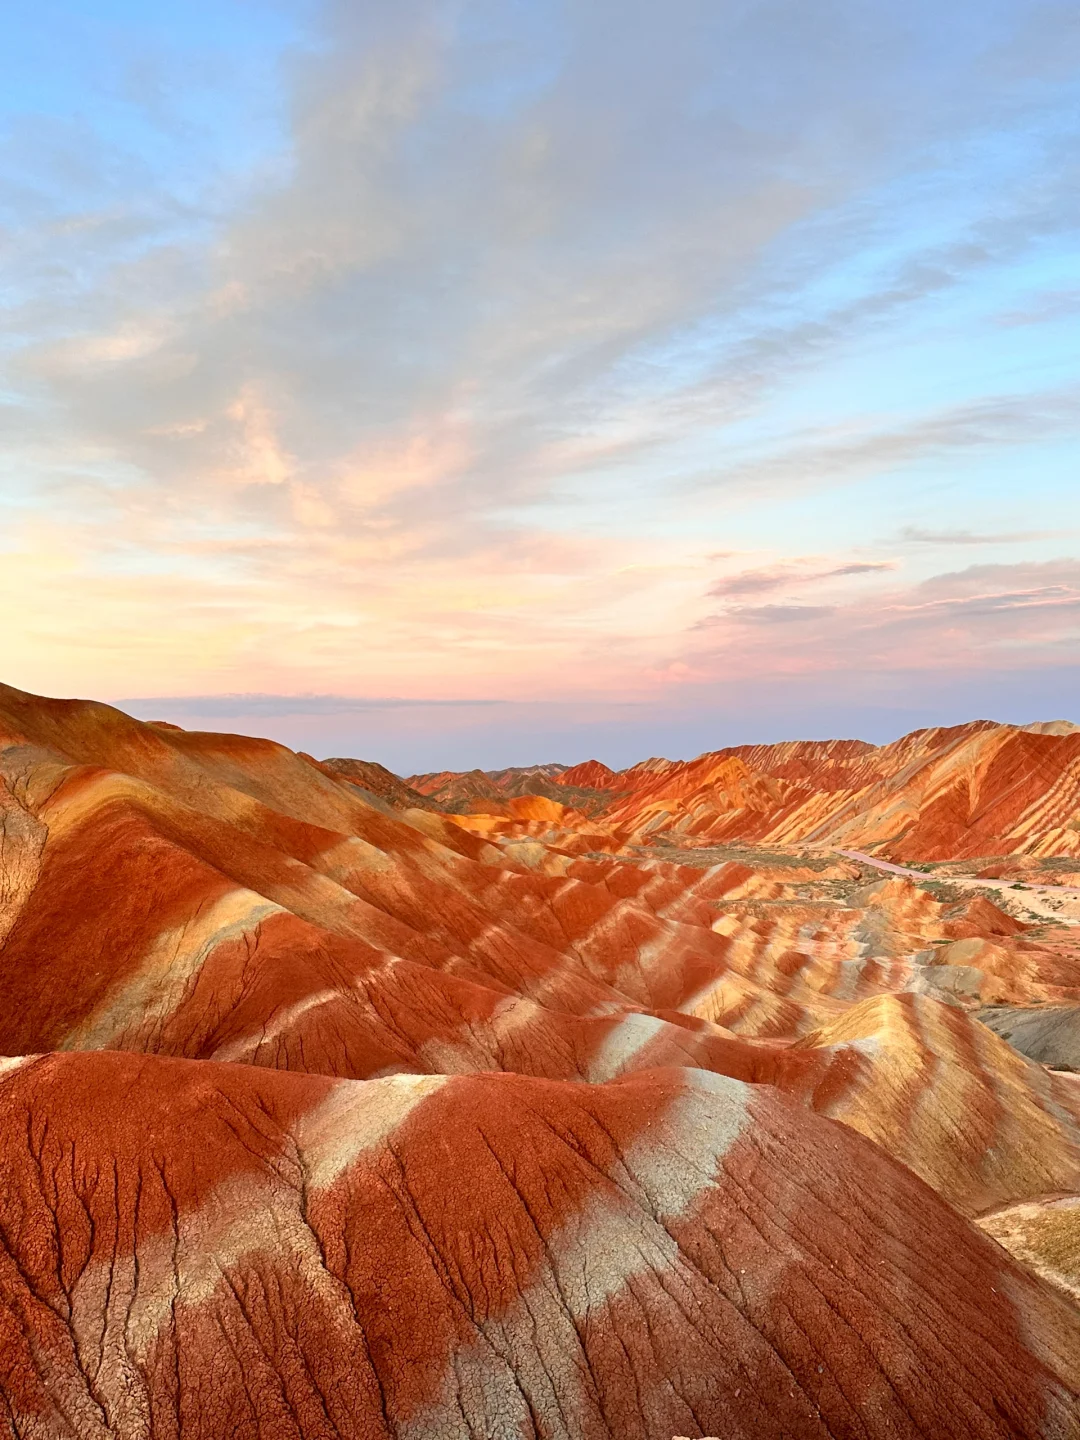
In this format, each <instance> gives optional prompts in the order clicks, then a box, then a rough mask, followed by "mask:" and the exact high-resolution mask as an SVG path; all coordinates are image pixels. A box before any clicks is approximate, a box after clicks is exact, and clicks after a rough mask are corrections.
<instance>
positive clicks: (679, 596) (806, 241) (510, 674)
mask: <svg viewBox="0 0 1080 1440" xmlns="http://www.w3.org/2000/svg"><path fill="white" fill-rule="evenodd" d="M3 33H4V40H3V44H2V45H0V306H2V308H3V321H2V325H0V437H2V441H0V679H2V680H4V681H6V682H7V683H9V684H13V685H17V686H20V687H22V688H23V689H28V690H32V691H35V692H40V693H44V694H49V695H65V696H66V695H82V696H93V697H95V698H98V699H106V700H110V701H114V702H116V703H120V704H121V705H123V706H124V707H125V708H128V709H130V710H132V711H133V713H136V714H139V715H142V716H144V717H145V718H162V719H170V720H173V721H175V722H177V723H179V724H182V725H185V726H188V727H194V728H213V729H228V730H240V731H245V732H250V733H255V734H268V735H272V736H274V737H276V738H278V739H282V740H285V741H286V742H287V743H289V744H292V745H295V746H298V747H300V748H303V749H305V750H308V751H311V752H313V753H316V754H319V755H329V754H351V755H362V756H365V757H367V758H372V759H377V760H381V761H383V762H384V763H386V764H389V765H391V766H392V767H394V768H395V769H398V770H401V771H404V772H410V771H415V770H427V769H436V768H442V767H444V766H455V767H462V766H471V765H477V764H479V765H482V766H484V767H487V768H490V767H494V766H498V765H505V764H520V763H527V762H529V761H547V760H562V761H566V762H568V763H573V762H575V761H578V760H581V759H585V758H587V757H588V756H590V755H594V754H595V755H597V756H598V757H599V758H601V759H604V760H606V761H608V762H609V763H612V764H626V763H629V762H631V761H633V760H635V759H638V758H641V757H643V756H645V755H649V754H667V755H671V756H677V755H690V754H695V753H697V752H699V751H701V750H704V749H711V748H716V747H718V746H720V745H724V744H730V743H737V742H742V741H747V740H758V739H761V740H773V739H780V738H789V737H798V736H820V735H860V736H863V737H864V738H867V739H871V740H886V739H891V738H893V737H894V736H896V735H898V734H900V733H902V732H903V731H905V730H909V729H913V728H915V727H916V726H919V725H925V724H937V723H952V722H955V721H958V720H963V719H970V718H976V717H989V718H997V719H1003V720H1020V721H1024V720H1031V719H1038V718H1057V717H1059V716H1062V717H1069V718H1073V719H1077V720H1080V558H1078V557H1080V473H1078V472H1080V465H1078V456H1080V448H1078V439H1080V244H1078V241H1080V233H1078V232H1080V6H1078V5H1077V4H1076V0H1063V3H1048V4H1043V3H1040V0H954V3H953V4H951V5H943V4H942V3H941V0H934V3H932V4H931V3H926V0H905V3H903V4H901V3H898V0H812V3H807V0H701V3H692V0H620V3H607V0H567V3H564V4H557V3H545V0H499V3H495V0H491V3H442V4H428V3H420V0H395V3H387V0H347V3H337V4H335V3H326V4H317V3H314V0H311V3H307V0H297V3H293V0H184V3H183V4H178V3H177V4H159V5H146V4H145V3H144V0H140V3H136V0H94V4H93V5H88V4H86V3H74V0H68V3H61V0H39V3H37V4H35V5H32V6H30V5H24V6H15V5H11V4H9V5H7V6H6V7H4V32H3Z"/></svg>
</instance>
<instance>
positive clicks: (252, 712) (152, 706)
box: [114, 694, 507, 719]
mask: <svg viewBox="0 0 1080 1440" xmlns="http://www.w3.org/2000/svg"><path fill="white" fill-rule="evenodd" d="M114 703H115V704H116V705H117V706H119V707H120V708H121V709H122V710H130V711H131V712H132V713H145V712H146V711H150V710H153V711H155V713H156V712H157V711H159V710H160V711H161V712H162V713H163V714H164V713H167V714H169V715H195V716H199V717H201V718H204V719H210V718H215V717H216V718H222V717H228V716H237V715H248V716H281V715H354V714H361V713H363V712H364V711H366V710H403V709H428V708H432V707H434V708H436V709H446V708H457V709H460V708H462V707H465V708H468V709H473V708H477V707H479V708H485V709H486V708H488V707H490V706H493V705H505V704H506V703H507V702H506V701H505V700H443V699H428V698H426V697H416V698H405V697H402V696H365V695H252V694H242V695H221V694H216V695H143V696H132V697H129V698H127V699H120V700H116V701H115V702H114Z"/></svg>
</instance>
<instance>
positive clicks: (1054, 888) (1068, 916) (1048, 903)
mask: <svg viewBox="0 0 1080 1440" xmlns="http://www.w3.org/2000/svg"><path fill="white" fill-rule="evenodd" d="M833 848H834V853H835V854H837V855H843V856H844V857H845V859H847V860H860V861H861V862H862V863H863V864H864V865H872V866H873V867H874V869H875V870H883V871H885V873H886V874H888V875H904V876H906V877H907V878H908V879H911V880H924V881H925V880H934V879H937V880H939V881H940V882H941V883H942V884H946V885H956V886H958V887H959V888H960V889H962V890H996V891H998V893H999V894H1000V895H1001V897H1002V899H1003V900H1008V901H1011V902H1012V903H1011V906H1010V907H1009V908H1011V909H1015V908H1017V907H1019V908H1021V909H1024V910H1027V911H1029V912H1030V913H1031V914H1032V915H1037V916H1039V917H1040V918H1041V919H1045V920H1052V921H1054V922H1055V923H1056V924H1058V925H1080V890H1078V889H1068V888H1066V887H1065V886H1062V885H1028V884H1027V882H1026V881H1025V882H1024V886H1023V888H1022V889H1019V890H1018V889H1017V888H1016V885H1015V883H1014V882H1013V881H1011V880H978V879H976V877H975V876H974V875H939V876H935V875H933V874H929V873H927V872H926V871H925V870H913V869H912V868H911V867H910V866H909V865H894V864H893V863H892V861H891V860H878V859H877V858H876V857H875V856H873V855H864V854H863V852H862V851H861V850H840V849H838V848H837V847H835V846H834V847H833Z"/></svg>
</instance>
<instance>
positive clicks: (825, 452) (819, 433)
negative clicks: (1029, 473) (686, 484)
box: [694, 383, 1080, 493]
mask: <svg viewBox="0 0 1080 1440" xmlns="http://www.w3.org/2000/svg"><path fill="white" fill-rule="evenodd" d="M859 428H860V430H861V431H862V432H863V433H858V434H855V435H851V436H845V435H839V436H838V435H836V434H834V433H831V432H830V431H829V430H828V429H824V428H817V429H812V430H808V431H803V432H801V433H796V434H793V435H792V434H789V435H787V436H785V437H784V440H785V443H784V444H783V446H782V448H781V447H775V446H774V447H772V448H770V449H769V450H768V451H766V453H764V454H762V455H756V456H754V457H753V458H750V459H747V460H743V461H740V462H735V463H732V464H730V465H728V466H726V467H722V468H719V469H715V470H711V471H709V472H707V473H705V474H702V475H699V476H698V477H697V478H696V480H695V482H694V483H695V484H696V485H698V486H709V487H722V488H724V489H730V490H736V491H739V490H743V491H745V490H747V489H750V488H758V489H760V490H762V491H764V492H766V493H776V492H778V491H779V492H790V491H793V490H810V491H813V490H818V489H821V488H822V487H823V486H833V485H837V484H844V483H848V482H850V481H852V480H854V479H858V478H860V477H862V476H866V475H887V474H889V473H890V472H895V471H897V470H900V469H903V468H905V467H910V466H911V465H913V464H918V463H919V462H922V461H924V460H927V459H930V458H933V457H937V456H943V455H950V454H956V453H962V452H965V451H977V450H984V451H989V450H994V451H1000V450H1001V449H1003V448H1004V447H1011V446H1021V445H1025V444H1030V443H1031V442H1032V441H1036V440H1047V439H1056V438H1058V437H1062V436H1071V435H1075V434H1076V433H1077V432H1078V431H1080V383H1078V384H1069V385H1066V386H1062V387H1055V388H1053V389H1050V390H1044V391H1042V392H1041V393H1035V394H1029V393H1024V394H1013V395H993V396H988V397H987V398H986V399H982V400H978V401H975V402H971V403H964V404H960V405H949V406H946V407H942V408H939V409H937V410H936V411H935V412H932V413H930V414H925V415H918V416H914V417H912V418H911V419H909V420H907V421H906V422H905V423H903V424H899V425H891V426H888V427H885V428H879V429H869V428H868V426H867V422H866V421H863V422H861V424H860V427H859Z"/></svg>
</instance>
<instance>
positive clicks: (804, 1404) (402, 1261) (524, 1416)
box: [0, 1053, 1080, 1440]
mask: <svg viewBox="0 0 1080 1440" xmlns="http://www.w3.org/2000/svg"><path fill="white" fill-rule="evenodd" d="M0 1107H2V1112H0V1113H2V1115H3V1130H2V1143H3V1164H4V1172H5V1175H6V1176H7V1177H8V1184H7V1185H6V1186H5V1190H4V1193H3V1195H2V1196H0V1230H2V1248H0V1267H2V1268H0V1277H2V1278H0V1284H2V1286H3V1292H4V1306H3V1310H2V1317H3V1318H2V1319H0V1324H2V1325H3V1327H4V1329H5V1331H6V1333H5V1335H4V1336H3V1343H2V1344H0V1379H2V1386H3V1393H4V1397H5V1400H6V1418H7V1424H8V1428H9V1433H11V1434H13V1435H14V1434H21V1435H26V1434H33V1433H38V1434H51V1435H58V1436H63V1435H70V1436H72V1437H78V1440H84V1437H94V1436H99V1435H100V1436H105V1435H113V1434H131V1435H136V1434H160V1435H166V1434H172V1435H175V1434H185V1433H188V1434H201V1435H206V1434H212V1435H232V1434H248V1435H267V1436H269V1435H274V1436H307V1435H333V1434H337V1435H341V1436H358V1437H359V1436H365V1437H368V1436H387V1437H402V1436H403V1437H436V1436H437V1437H439V1440H452V1437H459V1436H460V1437H463V1440H464V1437H471V1436H476V1435H483V1436H485V1437H487V1436H491V1437H496V1440H511V1437H515V1440H516V1437H518V1436H521V1435H545V1436H558V1437H562V1436H572V1437H579V1436H580V1437H583V1440H585V1437H592V1436H609V1435H619V1436H623V1435H631V1436H648V1437H652V1436H660V1435H672V1434H675V1433H684V1434H685V1433H688V1432H693V1431H696V1432H697V1433H712V1434H722V1435H725V1436H731V1437H746V1440H754V1437H759V1436H761V1435H764V1434H786V1435H791V1436H798V1437H802V1436H807V1437H810V1436H813V1437H822V1440H824V1437H826V1436H828V1435H856V1434H860V1435H870V1436H878V1435H880V1436H886V1435H899V1436H910V1437H915V1436H926V1435H934V1436H942V1437H948V1436H955V1437H958V1440H959V1437H964V1440H970V1437H991V1436H993V1437H997V1436H1001V1437H1005V1436H1012V1437H1019V1436H1031V1437H1036V1436H1038V1437H1040V1440H1047V1437H1052V1436H1061V1437H1065V1436H1069V1435H1070V1434H1075V1418H1076V1410H1075V1405H1076V1400H1077V1397H1076V1393H1075V1390H1074V1388H1073V1384H1072V1381H1071V1380H1070V1379H1069V1378H1068V1377H1069V1376H1070V1374H1072V1375H1074V1374H1075V1373H1076V1369H1077V1364H1078V1360H1080V1316H1078V1315H1077V1313H1076V1312H1075V1311H1073V1310H1072V1309H1071V1308H1070V1307H1068V1306H1067V1304H1066V1303H1065V1302H1064V1301H1060V1300H1059V1299H1058V1298H1057V1297H1056V1296H1055V1295H1054V1294H1053V1292H1051V1291H1050V1290H1049V1289H1048V1288H1046V1287H1044V1286H1042V1285H1040V1284H1039V1282H1037V1281H1036V1280H1033V1279H1031V1278H1029V1277H1028V1276H1027V1275H1026V1274H1025V1273H1024V1272H1023V1271H1021V1270H1020V1269H1019V1268H1018V1267H1017V1266H1016V1265H1015V1264H1013V1262H1011V1261H1010V1260H1009V1258H1008V1256H1007V1255H1006V1254H1005V1252H1004V1251H1003V1250H1001V1249H1000V1248H999V1247H998V1246H996V1245H995V1244H993V1242H991V1241H990V1240H988V1239H985V1238H984V1237H983V1236H982V1235H981V1234H979V1232H978V1231H977V1230H975V1229H973V1228H972V1227H970V1226H969V1225H967V1224H966V1223H965V1222H964V1221H963V1220H962V1219H961V1218H960V1217H959V1216H958V1215H956V1214H955V1212H954V1211H952V1210H951V1209H950V1207H949V1206H947V1205H946V1204H945V1203H944V1202H943V1201H941V1200H939V1199H938V1198H937V1197H936V1196H935V1195H934V1194H933V1192H931V1191H930V1190H929V1189H928V1188H927V1187H926V1186H924V1185H923V1184H922V1183H921V1182H920V1181H919V1180H918V1179H917V1178H916V1177H914V1176H913V1175H911V1174H910V1173H909V1172H907V1171H906V1170H905V1169H903V1168H902V1167H900V1166H898V1165H896V1164H895V1163H894V1162H893V1161H891V1160H890V1159H889V1158H888V1157H886V1156H885V1155H884V1154H883V1153H882V1152H881V1151H879V1150H877V1149H876V1148H875V1147H873V1146H871V1145H869V1144H868V1143H866V1142H865V1141H863V1140H862V1139H861V1137H859V1136H857V1135H855V1134H854V1133H853V1132H852V1131H850V1130H847V1129H845V1128H844V1127H842V1126H837V1125H833V1124H831V1123H830V1122H828V1121H824V1120H821V1119H819V1118H817V1117H815V1116H813V1115H810V1114H808V1113H805V1112H803V1111H800V1110H798V1109H797V1108H795V1107H793V1106H792V1105H790V1104H788V1103H787V1102H785V1101H784V1100H783V1099H782V1097H780V1096H778V1095H776V1094H775V1092H772V1091H770V1090H769V1089H767V1088H757V1089H755V1088H752V1087H749V1086H745V1085H742V1084H740V1083H739V1082H737V1081H732V1080H727V1079H724V1078H721V1077H710V1076H708V1075H705V1074H703V1073H702V1072H697V1071H689V1072H679V1071H654V1072H649V1073H647V1074H642V1075H640V1076H637V1077H635V1078H634V1079H633V1080H632V1081H628V1082H625V1083H621V1084H615V1085H608V1086H571V1085H567V1084H565V1083H557V1082H556V1083H551V1082H544V1081H538V1080H530V1079H522V1078H520V1077H515V1076H508V1075H502V1076H499V1075H488V1076H477V1077H471V1078H464V1077H461V1078H457V1079H451V1080H446V1079H441V1078H417V1077H393V1078H390V1079H386V1080H381V1081H371V1082H367V1083H365V1084H359V1083H357V1082H350V1081H344V1082H342V1081H338V1082H331V1081H328V1080H326V1079H323V1078H321V1077H313V1076H292V1075H284V1074H274V1073H272V1072H268V1071H263V1070H259V1069H257V1068H252V1067H239V1066H229V1065H221V1064H214V1063H209V1064H192V1063H191V1062H183V1061H174V1060H163V1059H159V1058H142V1057H133V1056H125V1055H119V1054H107V1053H102V1054H96V1055H87V1054H81V1055H63V1056H49V1057H43V1058H41V1059H37V1060H27V1061H24V1062H23V1063H22V1064H20V1065H17V1066H14V1067H11V1068H9V1069H8V1070H7V1072H6V1073H5V1075H4V1077H3V1080H2V1081H0ZM0 1423H3V1422H2V1421H0Z"/></svg>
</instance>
